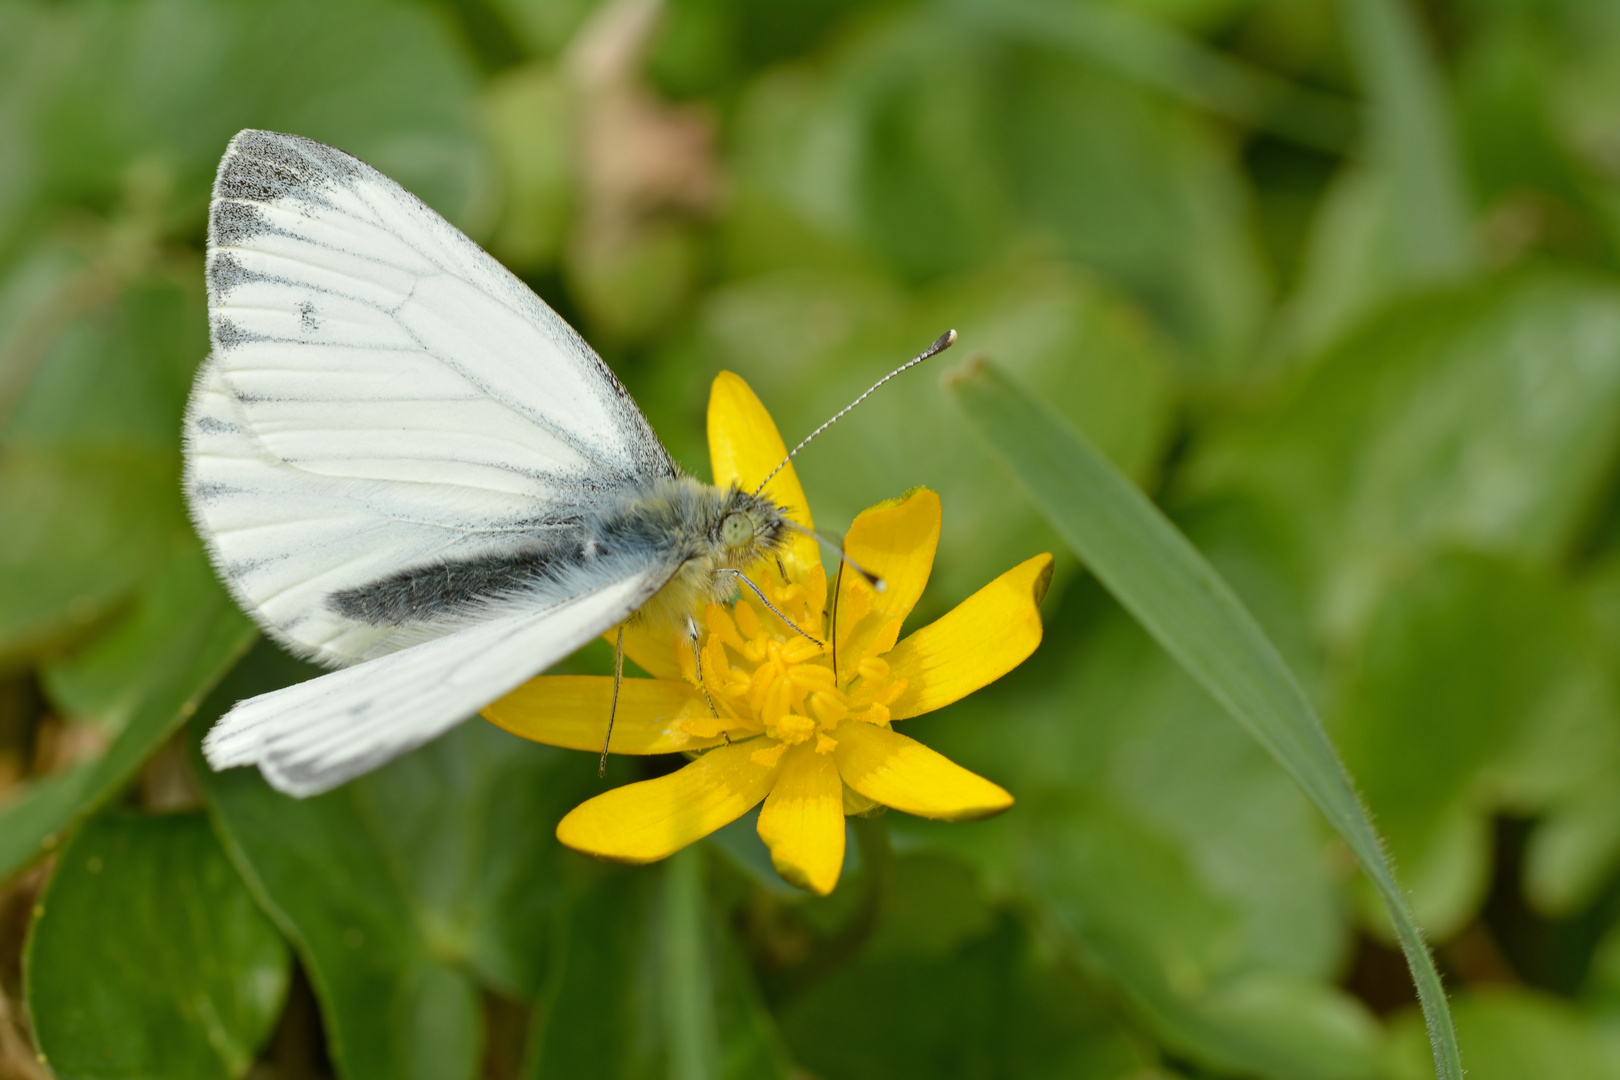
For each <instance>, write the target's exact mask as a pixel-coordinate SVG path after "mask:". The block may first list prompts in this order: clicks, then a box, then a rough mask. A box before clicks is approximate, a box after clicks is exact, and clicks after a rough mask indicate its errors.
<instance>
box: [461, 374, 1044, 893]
mask: <svg viewBox="0 0 1620 1080" xmlns="http://www.w3.org/2000/svg"><path fill="white" fill-rule="evenodd" d="M709 453H710V457H711V459H712V461H713V465H714V482H715V483H716V484H720V485H725V484H729V483H733V482H736V483H737V484H739V485H740V486H741V487H743V489H745V490H752V488H753V487H754V486H755V485H757V484H758V483H759V481H760V479H761V478H763V477H764V476H766V475H767V474H769V473H770V471H771V470H772V469H773V468H775V467H776V465H777V463H779V462H780V461H781V460H782V459H783V457H785V456H786V449H785V447H784V446H783V443H782V438H781V436H780V435H779V434H778V433H777V431H776V426H775V424H773V423H772V422H771V418H770V416H769V414H767V413H766V411H765V408H764V406H763V405H761V404H760V402H759V399H758V398H756V397H755V396H754V394H753V391H751V390H750V389H749V388H748V386H747V384H746V383H744V382H743V381H742V380H741V379H740V378H738V377H737V376H735V375H731V374H729V373H728V374H722V375H720V376H719V377H718V378H717V379H716V380H715V382H714V387H713V392H712V394H711V396H710V399H709ZM766 490H767V492H768V493H769V494H770V495H771V497H772V498H774V499H775V500H776V502H777V504H778V505H779V506H782V507H784V508H785V509H786V510H787V512H788V515H789V516H790V517H792V518H793V519H794V520H795V521H798V522H799V523H800V524H802V525H805V526H806V527H809V526H810V525H811V520H810V512H809V510H808V508H807V503H806V502H805V498H804V491H803V489H802V488H801V487H800V486H799V481H798V478H797V476H796V475H795V474H794V472H793V469H792V467H791V466H790V467H788V468H785V469H783V470H782V471H781V472H779V473H777V475H776V477H775V478H774V479H773V480H772V481H771V484H770V486H769V487H768V488H767V489H766ZM939 522H940V505H939V497H938V496H937V495H935V494H934V493H933V492H932V491H928V490H925V489H921V488H919V489H916V490H913V491H910V492H907V493H906V494H905V495H903V496H902V497H900V498H898V499H894V500H891V501H889V502H885V503H880V504H879V505H877V506H874V507H872V508H871V509H869V510H867V511H865V512H864V513H862V514H861V515H860V516H859V517H857V518H856V519H855V521H854V524H852V525H851V526H850V530H849V533H848V535H847V536H846V538H845V550H846V552H847V554H848V555H849V557H850V558H851V559H853V560H854V561H855V563H856V564H857V565H860V566H863V567H865V568H866V569H867V570H869V571H871V572H872V573H874V574H876V575H878V576H879V577H881V578H882V579H883V582H884V586H885V587H884V589H883V590H882V591H881V592H880V591H877V590H875V589H873V588H872V587H871V586H870V585H869V584H868V583H867V582H866V581H865V580H864V579H863V578H861V576H860V575H859V574H855V573H853V572H848V571H846V572H845V573H843V574H842V575H840V576H839V577H838V588H837V591H836V595H835V596H833V597H831V598H829V596H828V590H827V583H828V579H827V572H826V570H825V569H824V567H823V566H822V563H821V559H820V554H819V552H818V550H817V547H816V544H815V542H814V541H813V540H811V539H810V538H808V537H805V536H795V537H794V539H793V541H792V542H791V543H790V544H789V545H788V547H787V548H785V549H784V550H783V552H782V556H781V559H780V560H779V562H780V565H779V566H777V565H770V566H765V567H762V568H760V569H759V570H758V571H757V572H756V573H754V574H753V575H751V576H752V577H753V579H754V580H755V581H756V582H757V583H758V584H759V585H760V587H761V588H762V589H763V590H764V592H765V594H766V595H767V596H768V597H769V598H770V600H771V603H772V604H774V605H775V606H776V608H777V610H779V611H780V612H782V613H783V614H784V615H786V616H787V617H788V618H789V619H791V620H792V621H793V623H794V624H795V625H796V626H798V627H800V628H802V629H803V630H805V631H806V632H807V633H808V634H811V635H814V636H815V637H816V638H818V639H819V640H820V641H821V642H825V643H826V644H825V645H821V644H818V643H817V642H814V641H810V640H807V639H806V638H805V637H804V636H803V635H801V634H799V633H797V632H796V631H795V630H793V629H792V628H790V627H788V626H786V625H784V624H783V623H782V621H781V620H780V619H778V618H777V617H776V616H775V615H773V614H772V613H771V612H770V611H769V609H767V608H766V607H765V606H764V605H763V604H761V603H759V601H758V599H757V598H756V597H754V596H752V595H751V594H749V593H748V592H747V591H744V592H743V593H742V595H741V597H740V598H739V599H738V600H737V602H736V603H735V605H734V606H731V607H722V606H720V605H713V604H711V605H710V606H709V608H708V610H707V612H706V627H705V628H704V633H703V636H702V640H701V651H702V685H701V687H700V685H699V683H698V679H697V666H698V665H697V663H696V660H695V658H694V657H693V654H692V647H691V645H690V643H689V642H685V641H682V640H680V639H678V638H675V637H673V636H668V637H658V636H655V635H654V634H652V633H651V632H650V631H647V630H645V629H644V628H642V627H640V626H638V625H637V624H631V625H630V627H629V628H628V629H627V631H626V633H625V652H626V653H627V654H628V655H629V656H630V658H631V659H633V660H634V661H635V662H636V663H637V664H639V665H641V667H642V668H644V669H645V670H646V671H647V672H649V673H650V674H651V675H652V676H653V677H652V678H650V679H625V680H624V683H623V686H622V688H621V691H620V696H619V707H618V719H617V723H616V725H615V727H614V729H613V745H612V750H613V751H614V752H615V753H621V754H662V753H669V752H671V751H677V750H680V751H702V753H701V754H700V755H699V756H698V757H697V758H696V760H694V761H692V762H691V763H690V764H688V765H686V766H685V767H683V768H682V769H680V770H679V771H677V772H674V773H672V774H670V775H668V776H664V777H660V778H658V779H656V780H647V781H644V782H642V783H639V784H630V785H628V786H626V787H621V788H618V789H615V790H613V791H609V792H607V793H606V794H603V795H598V796H597V797H596V798H594V799H591V800H590V801H588V802H586V803H584V804H583V805H581V806H579V807H576V808H575V809H574V810H573V812H571V813H570V814H568V816H567V817H565V818H563V820H562V822H561V823H560V824H559V825H558V826H557V837H558V839H560V840H561V841H562V842H563V843H564V844H567V845H568V846H569V847H571V848H575V849H577V850H579V851H583V852H586V853H589V854H592V855H597V856H601V857H603V858H608V859H615V860H619V861H622V862H632V863H644V862H651V861H653V860H655V859H661V858H663V857H665V856H666V855H670V854H672V853H674V852H676V851H678V850H680V849H681V848H683V847H685V846H686V845H687V844H690V843H692V842H693V841H694V840H699V839H701V838H702V837H704V836H707V835H708V834H709V833H711V832H713V831H714V830H716V829H718V828H720V827H721V826H722V825H725V824H727V823H728V822H731V821H733V820H735V819H736V818H738V817H741V816H742V815H743V814H745V813H747V812H748V811H749V810H751V809H753V808H754V807H755V806H757V805H758V804H759V803H760V802H761V801H763V802H764V804H765V806H764V809H763V810H762V811H761V813H760V816H759V835H760V836H761V838H763V839H764V841H765V843H766V844H767V845H768V846H769V847H770V849H771V859H772V861H773V862H774V863H775V864H776V868H777V870H778V871H779V872H780V873H781V874H782V876H783V877H785V878H787V879H788V880H789V881H792V882H794V883H795V884H797V885H800V886H802V887H804V888H806V889H810V890H812V891H814V892H817V893H827V892H830V891H832V888H833V886H834V885H836V884H837V883H838V874H839V870H840V869H841V868H842V866H843V861H844V816H845V815H846V814H850V813H861V812H864V811H866V810H869V809H872V808H873V807H874V806H876V805H877V804H883V805H886V806H891V807H893V808H895V809H897V810H904V811H906V812H908V813H912V814H918V815H921V816H923V817H930V818H942V819H945V820H949V821H961V820H967V819H971V818H980V817H986V816H988V815H990V814H995V813H999V812H1000V811H1002V810H1005V809H1006V808H1007V807H1009V806H1011V805H1012V801H1013V800H1012V796H1011V795H1009V794H1007V792H1005V791H1003V790H1002V789H1001V788H1000V787H998V786H997V785H995V784H993V783H991V782H990V781H988V780H986V779H984V778H983V777H980V776H976V775H975V774H973V773H971V772H968V771H967V770H966V769H964V768H962V767H961V766H959V765H955V764H953V763H952V762H950V761H948V760H947V759H946V758H944V757H942V756H941V755H939V754H936V753H935V752H934V751H932V750H930V749H928V748H927V747H926V746H923V745H922V744H921V743H919V742H916V741H915V740H913V739H910V738H907V737H906V736H905V735H902V734H900V733H899V732H897V731H894V730H893V729H892V728H891V726H890V725H891V724H892V723H894V722H895V721H900V720H905V719H908V718H910V717H913V716H917V715H920V714H921V713H925V712H929V711H931V710H934V709H938V708H940V707H942V706H944V705H948V704H950V703H951V702H953V701H956V700H957V699H959V698H961V697H963V696H965V695H967V694H970V693H972V692H973V691H974V690H977V689H978V688H979V687H981V686H984V685H986V684H987V683H990V682H993V681H994V680H996V679H998V678H1000V677H1001V676H1002V675H1004V674H1006V673H1007V672H1008V671H1010V670H1012V669H1013V668H1014V667H1016V666H1017V665H1018V664H1020V663H1022V662H1023V660H1024V659H1025V658H1026V657H1027V656H1029V654H1030V653H1031V652H1033V651H1034V650H1035V646H1036V645H1038V644H1039V643H1040V640H1041V619H1040V613H1039V610H1038V605H1039V604H1040V601H1041V597H1042V596H1044V595H1045V593H1046V586H1047V583H1048V582H1049V581H1050V580H1051V575H1052V557H1051V556H1050V555H1040V556H1037V557H1035V558H1033V559H1030V560H1029V561H1027V562H1025V563H1022V564H1020V565H1018V566H1016V567H1014V568H1013V569H1011V570H1009V571H1007V572H1006V573H1005V574H1003V575H1001V576H1000V577H999V578H997V579H996V580H994V581H992V582H991V583H990V584H989V585H986V586H985V587H984V588H983V589H981V590H979V591H978V592H977V593H975V594H974V595H973V596H971V597H969V598H968V599H967V600H966V601H965V602H964V603H962V604H961V605H960V606H959V607H957V608H956V609H955V610H954V611H952V612H950V614H948V615H946V616H945V617H943V618H941V619H939V620H938V621H937V622H934V623H932V624H930V625H928V626H925V627H923V628H922V629H920V630H918V631H916V632H915V633H913V634H911V635H910V636H909V637H907V638H906V639H905V640H903V641H900V640H898V639H899V634H900V624H901V622H902V621H903V620H904V619H905V617H906V615H907V614H908V613H909V612H910V611H911V608H912V606H913V605H914V604H915V603H916V602H917V600H918V598H919V597H920V596H921V595H922V591H923V586H924V585H925V584H926V583H927V581H928V574H929V571H930V570H931V569H932V567H933V562H934V549H935V547H936V545H937V544H938V542H939ZM836 569H837V568H836V567H834V571H835V573H836ZM705 689H706V690H707V691H708V694H707V696H705V694H704V690H705ZM612 694H613V680H612V679H611V678H608V677H603V676H568V675H561V676H542V677H540V678H537V679H534V680H532V681H530V682H529V683H527V684H526V685H524V686H523V687H521V688H520V689H518V690H516V691H514V692H513V693H511V694H509V695H507V696H506V697H504V698H502V699H501V700H499V701H497V702H495V703H494V704H493V705H491V706H490V707H489V708H487V709H486V710H484V715H485V716H486V717H487V718H488V719H490V720H491V721H493V722H494V723H496V724H498V725H500V726H501V727H503V728H505V729H506V730H508V731H511V732H513V733H515V734H518V735H521V736H523V737H524V738H527V739H534V740H536V741H538V742H545V743H552V744H554V745H557V746H568V747H575V748H577V749H581V750H596V749H599V748H600V747H601V744H602V737H603V733H604V728H605V725H606V723H607V715H608V708H609V703H610V699H611V697H612ZM710 701H712V702H713V707H714V711H713V712H711V711H710V704H709V703H710ZM715 713H718V714H719V715H718V717H717V716H716V715H715Z"/></svg>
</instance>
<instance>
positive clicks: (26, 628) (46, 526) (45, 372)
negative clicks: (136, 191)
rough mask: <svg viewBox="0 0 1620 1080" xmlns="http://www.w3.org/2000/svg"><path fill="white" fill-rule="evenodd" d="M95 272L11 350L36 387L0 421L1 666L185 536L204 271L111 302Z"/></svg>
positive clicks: (50, 303)
mask: <svg viewBox="0 0 1620 1080" xmlns="http://www.w3.org/2000/svg"><path fill="white" fill-rule="evenodd" d="M92 277H93V275H92V276H83V275H81V276H80V277H79V278H78V279H74V280H70V281H68V282H66V283H63V282H61V281H58V282H57V284H58V286H59V289H58V293H59V295H56V296H54V297H52V298H49V299H48V300H46V301H44V302H42V303H41V305H40V310H39V311H38V312H36V313H35V323H36V324H35V325H32V326H30V327H29V328H25V329H22V330H19V331H18V333H17V336H18V338H19V340H18V341H17V342H15V343H14V344H15V346H16V347H15V349H14V350H13V351H14V352H15V353H16V354H17V355H15V356H14V357H12V359H13V360H14V361H15V362H16V363H17V364H18V365H19V367H20V368H22V369H26V370H27V371H28V372H31V373H32V378H31V379H29V381H28V382H27V385H26V388H25V389H24V390H23V392H22V393H21V396H20V398H19V400H18V401H17V402H16V406H15V408H13V409H11V410H10V412H9V414H7V415H6V416H5V417H4V421H3V425H0V451H3V453H0V574H3V575H4V576H5V578H6V580H7V582H8V584H10V585H11V586H12V587H10V588H8V589H6V590H4V592H0V657H6V656H12V657H15V656H19V655H21V656H28V655H33V654H38V653H41V652H45V651H48V650H49V649H51V648H52V647H55V646H57V645H59V644H61V643H62V642H64V641H67V640H71V639H72V638H73V637H74V636H76V635H77V634H79V633H80V632H82V631H83V630H84V629H85V628H87V627H89V626H90V625H92V624H93V623H94V622H95V621H96V620H97V619H99V618H101V617H102V616H104V615H106V614H107V613H108V612H109V611H110V610H111V609H112V608H113V607H115V606H116V605H117V604H118V602H119V601H121V600H122V599H123V598H124V597H125V596H127V595H128V593H129V592H130V591H131V590H132V589H133V587H134V586H135V585H136V584H137V582H138V581H139V580H140V579H141V578H142V577H143V576H145V575H147V574H149V573H151V572H152V571H153V569H154V567H155V566H156V565H158V564H160V563H161V562H162V560H163V559H164V558H165V557H166V555H167V554H168V552H169V551H170V550H171V549H172V546H173V542H174V540H175V539H176V538H177V537H181V536H185V537H189V534H190V531H191V530H190V527H189V525H188V524H187V523H186V518H185V512H184V510H183V508H182V506H181V500H180V453H179V436H180V417H181V413H182V411H183V409H184V407H185V400H186V391H187V388H188V387H189V386H190V383H191V373H192V371H193V370H194V369H195V368H196V365H197V361H198V360H199V359H200V358H201V357H202V356H203V354H204V353H205V352H206V351H207V348H208V340H207V336H206V333H205V328H206V326H207V319H206V316H205V312H204V309H203V290H202V282H201V275H200V274H198V275H197V276H196V277H195V278H191V277H189V276H188V278H187V280H186V281H185V282H184V283H181V282H177V281H175V280H172V279H164V278H142V279H140V280H139V281H138V282H136V283H135V284H134V285H132V286H131V287H129V288H127V289H124V290H123V291H121V292H115V293H114V294H113V295H112V297H111V298H109V299H101V298H100V297H101V294H102V292H103V291H104V290H107V289H110V288H113V287H114V286H113V285H112V284H111V283H109V282H105V281H99V280H92ZM86 298H88V300H87V299H86ZM56 309H60V310H56ZM35 352H37V353H38V354H39V355H38V356H37V357H35V356H32V354H33V353H35ZM25 354H26V355H25Z"/></svg>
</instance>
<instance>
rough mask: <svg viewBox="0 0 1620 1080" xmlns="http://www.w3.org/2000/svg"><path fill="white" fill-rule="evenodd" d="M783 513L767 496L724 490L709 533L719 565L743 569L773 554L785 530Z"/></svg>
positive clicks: (735, 488)
mask: <svg viewBox="0 0 1620 1080" xmlns="http://www.w3.org/2000/svg"><path fill="white" fill-rule="evenodd" d="M785 520H786V516H785V515H784V514H783V513H782V508H781V507H779V506H777V505H776V503H775V502H773V501H772V500H771V499H770V497H769V496H765V495H758V494H750V493H749V492H746V491H743V490H742V489H741V488H738V487H732V488H729V489H727V490H726V492H725V494H724V496H723V497H722V499H721V502H720V506H719V507H718V513H716V514H715V516H714V522H715V524H714V531H713V533H712V535H711V536H710V542H711V543H712V544H713V550H714V553H715V562H716V564H717V565H719V566H726V567H737V568H739V569H746V568H748V567H749V566H752V565H753V564H754V563H756V562H758V561H759V560H760V559H763V558H767V557H769V556H771V555H774V554H775V553H776V551H777V550H778V549H779V548H780V547H781V546H782V542H783V540H784V538H785V535H786V532H787V526H786V524H784V522H785Z"/></svg>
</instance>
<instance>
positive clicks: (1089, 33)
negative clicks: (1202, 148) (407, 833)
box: [954, 0, 1355, 152]
mask: <svg viewBox="0 0 1620 1080" xmlns="http://www.w3.org/2000/svg"><path fill="white" fill-rule="evenodd" d="M954 6H955V7H956V9H957V10H958V11H959V12H960V13H961V15H962V16H963V17H964V18H966V19H967V20H968V21H969V22H970V24H972V25H975V26H978V27H983V28H984V29H987V30H990V31H991V32H993V33H995V34H997V35H998V36H1002V37H1006V38H1008V39H1010V40H1014V41H1020V42H1023V43H1025V44H1028V45H1033V46H1036V47H1039V48H1042V49H1047V50H1062V51H1065V52H1072V53H1074V54H1075V55H1078V56H1081V57H1084V58H1085V59H1086V60H1087V61H1089V62H1091V63H1093V64H1096V65H1097V66H1099V67H1102V68H1105V69H1108V70H1112V71H1115V72H1117V73H1119V74H1121V75H1124V76H1125V77H1127V78H1130V79H1132V80H1134V81H1138V82H1140V83H1142V84H1143V85H1145V86H1151V87H1153V88H1155V89H1158V90H1163V91H1165V92H1167V93H1169V94H1172V95H1174V96H1176V97H1178V98H1180V99H1181V100H1182V101H1185V102H1186V103H1187V104H1189V105H1194V106H1197V107H1198V108H1201V109H1205V110H1208V111H1209V112H1211V113H1214V114H1215V115H1217V116H1222V117H1225V118H1227V119H1229V120H1234V121H1236V122H1238V123H1240V124H1244V125H1246V126H1248V127H1254V128H1258V129H1260V130H1263V131H1269V132H1271V133H1273V134H1276V135H1281V136H1282V137H1284V138H1287V139H1292V140H1294V141H1296V142H1299V143H1301V144H1302V145H1305V146H1310V147H1315V148H1317V149H1322V150H1328V151H1333V152H1339V151H1343V150H1344V149H1345V147H1346V145H1347V144H1348V142H1349V141H1350V137H1351V134H1352V132H1353V130H1354V127H1355V114H1354V111H1353V110H1352V108H1351V106H1350V103H1349V102H1347V101H1344V100H1342V99H1340V98H1337V97H1334V96H1332V95H1329V94H1324V93H1321V92H1320V91H1315V90H1311V89H1309V88H1306V87H1302V86H1295V85H1292V84H1290V83H1288V82H1287V81H1286V80H1284V79H1280V78H1278V77H1277V76H1275V75H1273V74H1271V73H1270V72H1267V71H1265V70H1263V69H1261V68H1257V67H1254V66H1251V65H1250V64H1247V63H1245V62H1244V61H1242V60H1239V59H1237V58H1235V57H1232V56H1228V55H1227V54H1225V53H1222V52H1219V51H1217V50H1215V49H1212V48H1209V47H1208V46H1206V45H1204V44H1203V43H1202V42H1201V41H1199V40H1198V39H1197V38H1194V37H1191V36H1188V35H1184V34H1182V33H1180V32H1178V31H1177V30H1176V29H1174V28H1173V27H1171V26H1168V25H1166V24H1165V23H1164V22H1163V21H1161V20H1158V19H1154V18H1151V17H1148V16H1145V15H1142V14H1138V13H1136V12H1134V11H1132V10H1131V8H1130V6H1129V5H1126V4H1086V5H1076V4H1056V3H1051V2H1048V0H1034V2H1031V0H1020V2H1015V3H1006V2H999V3H982V2H969V0H957V3H956V4H955V5H954Z"/></svg>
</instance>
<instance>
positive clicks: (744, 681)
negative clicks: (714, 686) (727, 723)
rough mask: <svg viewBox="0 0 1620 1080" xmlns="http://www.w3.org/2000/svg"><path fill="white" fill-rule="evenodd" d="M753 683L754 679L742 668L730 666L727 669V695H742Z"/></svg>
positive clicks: (735, 696)
mask: <svg viewBox="0 0 1620 1080" xmlns="http://www.w3.org/2000/svg"><path fill="white" fill-rule="evenodd" d="M753 685H754V681H753V680H752V679H750V678H749V677H748V673H747V672H746V671H743V670H742V669H741V668H730V669H728V670H727V671H726V687H725V691H724V693H725V695H726V697H734V698H739V697H742V696H743V695H744V694H746V693H748V688H749V687H750V686H753Z"/></svg>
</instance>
